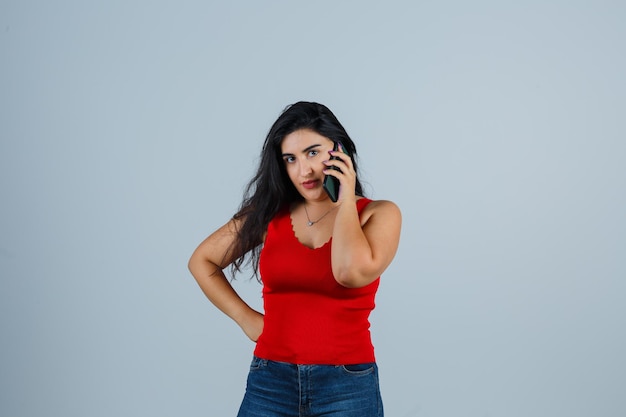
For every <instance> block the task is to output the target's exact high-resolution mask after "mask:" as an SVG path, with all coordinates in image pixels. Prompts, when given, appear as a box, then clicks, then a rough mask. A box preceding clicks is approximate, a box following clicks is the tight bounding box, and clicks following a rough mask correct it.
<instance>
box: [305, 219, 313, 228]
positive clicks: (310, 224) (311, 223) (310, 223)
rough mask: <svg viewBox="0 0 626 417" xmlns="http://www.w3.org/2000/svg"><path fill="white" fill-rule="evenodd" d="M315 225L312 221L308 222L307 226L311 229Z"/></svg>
mask: <svg viewBox="0 0 626 417" xmlns="http://www.w3.org/2000/svg"><path fill="white" fill-rule="evenodd" d="M314 224H315V223H313V222H312V221H311V220H309V221H308V223H307V224H306V225H307V226H309V227H311V226H313V225H314Z"/></svg>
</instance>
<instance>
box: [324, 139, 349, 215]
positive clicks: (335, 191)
mask: <svg viewBox="0 0 626 417" xmlns="http://www.w3.org/2000/svg"><path fill="white" fill-rule="evenodd" d="M338 150H339V142H335V144H334V146H333V151H338ZM341 150H342V152H343V153H344V154H346V155H348V156H350V154H349V153H348V152H347V151H346V149H345V148H344V147H343V145H342V146H341ZM330 159H331V161H332V160H338V159H340V158H338V157H336V156H331V157H330ZM330 169H334V170H336V171H339V172H341V170H340V169H339V168H338V167H336V166H331V167H330ZM324 190H325V191H326V193H327V194H328V196H329V197H330V199H331V200H332V202H333V203H336V202H337V199H338V198H339V178H336V177H333V176H332V175H326V176H325V177H324Z"/></svg>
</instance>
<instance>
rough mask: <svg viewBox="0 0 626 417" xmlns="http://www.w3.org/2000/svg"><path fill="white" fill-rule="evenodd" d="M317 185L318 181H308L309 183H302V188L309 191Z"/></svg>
mask: <svg viewBox="0 0 626 417" xmlns="http://www.w3.org/2000/svg"><path fill="white" fill-rule="evenodd" d="M318 184H319V181H318V180H309V181H304V182H303V183H302V186H303V187H304V188H306V189H307V190H311V189H313V188H315V187H317V185H318Z"/></svg>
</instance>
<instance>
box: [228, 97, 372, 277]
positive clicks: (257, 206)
mask: <svg viewBox="0 0 626 417" xmlns="http://www.w3.org/2000/svg"><path fill="white" fill-rule="evenodd" d="M300 129H309V130H312V131H314V132H316V133H318V134H320V135H322V136H324V137H327V138H329V139H331V140H333V141H335V142H339V143H341V145H342V146H343V147H344V149H346V150H347V151H348V153H349V154H350V155H352V159H353V163H354V169H355V171H356V172H357V180H356V186H355V193H356V195H358V196H363V187H362V185H361V182H360V181H359V178H358V169H357V161H356V155H357V152H356V146H355V145H354V142H353V141H352V139H350V136H348V132H346V129H344V127H343V126H342V125H341V123H339V120H337V118H336V117H335V115H334V114H333V113H332V112H331V111H330V109H328V107H326V106H324V105H323V104H319V103H312V102H306V101H300V102H297V103H294V104H292V105H289V106H287V107H286V108H285V110H283V112H282V113H281V115H280V116H279V117H278V119H277V120H276V121H275V122H274V124H273V125H272V127H271V129H270V130H269V132H268V134H267V137H266V138H265V143H264V145H263V149H262V150H261V156H260V163H259V167H258V170H257V172H256V174H255V175H254V177H253V178H252V179H251V180H250V182H249V183H248V185H247V186H246V188H245V191H244V197H243V201H242V203H241V205H240V207H239V211H238V212H237V213H236V214H235V215H234V216H233V218H234V219H235V220H242V222H241V226H240V227H239V229H238V230H237V238H236V239H235V241H234V242H233V245H232V247H231V248H230V253H231V254H240V256H239V257H238V258H237V259H235V261H234V262H233V263H232V268H231V269H232V274H233V277H234V276H235V273H237V272H241V268H242V266H243V265H245V264H249V265H251V266H252V268H253V272H254V276H256V277H257V279H259V274H258V267H259V256H260V253H261V244H262V243H263V236H264V234H265V232H266V230H267V226H268V225H269V223H270V221H271V220H272V219H273V218H274V216H275V215H276V214H277V213H278V211H279V210H280V209H281V208H283V207H285V206H286V205H289V204H291V203H293V202H296V201H301V200H302V199H303V198H302V196H301V195H300V193H299V192H298V191H297V190H296V188H295V187H294V185H293V183H292V182H291V180H290V179H289V176H288V175H287V171H286V169H285V164H284V161H283V158H282V151H281V144H282V142H283V139H284V138H285V136H287V135H289V134H290V133H293V132H295V131H296V130H300Z"/></svg>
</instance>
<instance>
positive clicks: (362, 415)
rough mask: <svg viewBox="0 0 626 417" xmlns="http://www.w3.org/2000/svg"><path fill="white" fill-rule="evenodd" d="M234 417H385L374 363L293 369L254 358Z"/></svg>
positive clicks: (288, 364)
mask: <svg viewBox="0 0 626 417" xmlns="http://www.w3.org/2000/svg"><path fill="white" fill-rule="evenodd" d="M237 416H238V417H316V416H324V417H383V404H382V400H381V396H380V389H379V384H378V367H377V365H376V363H366V364H359V365H339V366H335V365H294V364H290V363H284V362H275V361H270V360H266V359H260V358H257V357H254V358H253V359H252V364H251V365H250V373H249V374H248V383H247V387H246V394H245V396H244V399H243V402H242V403H241V408H240V409H239V414H238V415H237Z"/></svg>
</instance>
